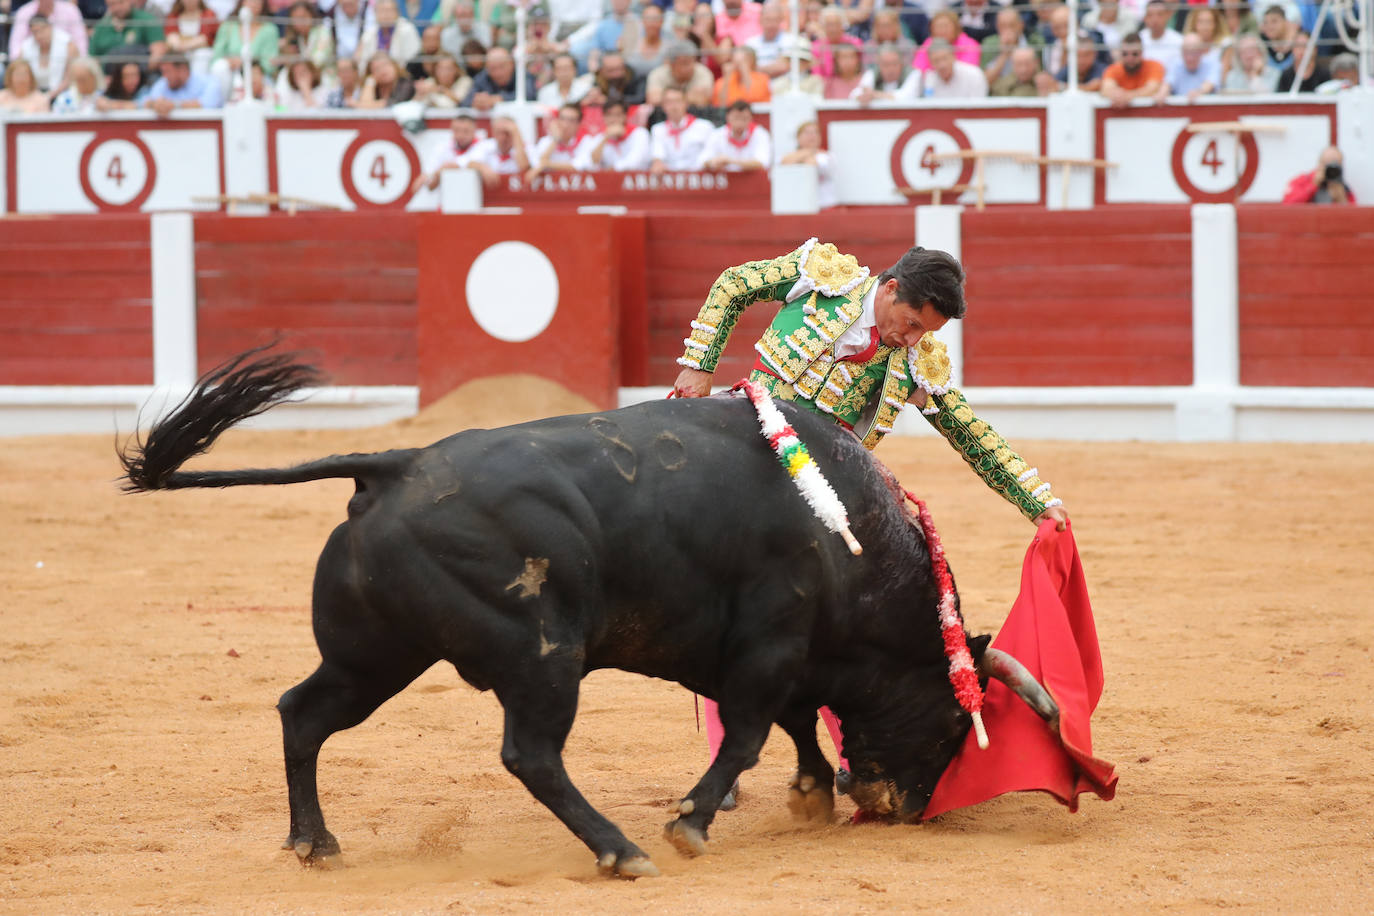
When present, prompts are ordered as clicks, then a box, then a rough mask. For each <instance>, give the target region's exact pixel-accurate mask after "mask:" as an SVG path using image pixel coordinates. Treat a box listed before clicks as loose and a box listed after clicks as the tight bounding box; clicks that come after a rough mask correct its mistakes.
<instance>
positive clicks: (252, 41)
mask: <svg viewBox="0 0 1374 916" xmlns="http://www.w3.org/2000/svg"><path fill="white" fill-rule="evenodd" d="M262 6H263V0H239V3H238V6H236V7H234V11H233V12H232V13H230V14H229V18H227V19H225V20H224V23H223V24H222V25H221V26H220V27H219V31H218V32H216V33H215V50H214V60H213V61H212V62H211V64H210V75H211V76H213V77H215V78H216V79H217V80H219V83H220V89H221V91H222V92H223V95H224V97H225V98H226V99H227V98H230V97H232V95H233V84H234V77H235V75H237V74H239V73H241V72H242V70H243V28H242V26H241V25H240V24H239V10H241V9H247V10H248V12H250V13H251V14H252V16H253V19H252V24H251V25H250V26H249V27H248V35H249V38H248V56H249V57H250V58H251V59H252V60H255V61H257V62H258V63H260V64H262V72H263V73H265V74H267V75H268V76H269V77H270V76H272V75H274V74H275V73H276V72H277V67H276V59H277V45H278V41H279V40H280V38H281V33H280V32H279V31H278V30H277V27H276V25H275V24H274V23H272V21H271V20H269V19H267V18H266V17H264V16H263V14H262Z"/></svg>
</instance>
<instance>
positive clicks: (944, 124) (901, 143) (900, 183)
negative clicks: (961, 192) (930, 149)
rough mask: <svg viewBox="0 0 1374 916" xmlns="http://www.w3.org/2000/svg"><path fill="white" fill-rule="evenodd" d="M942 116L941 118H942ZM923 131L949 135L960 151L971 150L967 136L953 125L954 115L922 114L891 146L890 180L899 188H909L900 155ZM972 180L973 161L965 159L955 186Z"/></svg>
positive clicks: (927, 190)
mask: <svg viewBox="0 0 1374 916" xmlns="http://www.w3.org/2000/svg"><path fill="white" fill-rule="evenodd" d="M942 115H943V116H942ZM923 130H938V131H940V132H941V133H946V134H949V135H950V137H951V138H953V140H954V142H955V143H957V144H958V145H959V149H961V150H970V149H973V144H972V143H970V142H969V139H968V135H967V134H965V133H964V132H963V131H962V130H960V129H959V128H958V126H956V125H955V123H954V115H953V114H952V113H951V114H945V113H944V112H936V111H932V112H930V113H929V114H928V115H925V114H923V115H922V116H921V117H920V118H919V119H917V118H913V119H912V121H911V124H910V125H908V126H907V128H906V130H904V131H902V132H901V133H900V134H898V135H897V139H896V140H895V141H894V142H893V144H892V157H891V160H890V165H891V168H892V180H893V181H894V182H895V183H896V185H897V187H899V188H906V187H910V185H909V184H908V183H907V178H906V174H905V173H904V172H903V171H902V153H903V152H905V151H906V145H907V144H908V143H910V142H911V138H912V137H914V136H916V135H917V134H919V133H920V132H921V131H923ZM972 179H973V160H972V159H965V160H964V163H963V168H962V169H961V170H960V172H959V177H958V179H957V180H955V182H954V183H955V184H968V183H969V182H970V181H971V180H972ZM934 190H936V189H935V188H927V189H925V191H923V193H927V192H929V191H934Z"/></svg>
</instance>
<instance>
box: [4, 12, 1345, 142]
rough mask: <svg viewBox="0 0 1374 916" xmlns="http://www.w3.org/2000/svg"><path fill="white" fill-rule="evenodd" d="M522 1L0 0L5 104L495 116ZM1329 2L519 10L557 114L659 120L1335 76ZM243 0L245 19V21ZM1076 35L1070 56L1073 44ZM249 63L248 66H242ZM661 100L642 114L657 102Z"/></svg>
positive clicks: (1255, 86)
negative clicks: (571, 111)
mask: <svg viewBox="0 0 1374 916" xmlns="http://www.w3.org/2000/svg"><path fill="white" fill-rule="evenodd" d="M517 2H518V0H313V2H312V0H0V51H4V52H5V58H6V59H5V69H4V90H3V91H2V92H0V108H3V109H7V110H9V111H13V112H25V113H38V112H43V111H54V112H62V113H90V112H95V111H102V110H108V109H111V108H128V107H140V106H141V107H147V108H151V109H154V110H157V111H168V110H171V108H187V107H196V106H200V107H216V106H219V105H221V104H225V103H230V102H233V101H236V100H239V99H243V98H249V97H251V98H254V99H258V100H260V101H263V102H265V103H267V104H268V105H270V106H273V107H275V108H278V109H281V110H288V111H300V110H308V109H312V108H325V107H332V108H350V107H356V108H384V107H387V106H391V105H394V104H396V103H398V102H403V101H410V100H418V101H421V102H423V103H424V104H425V105H426V106H428V107H430V108H466V109H471V110H475V111H478V112H484V111H489V110H490V109H492V108H493V107H495V106H496V105H498V104H499V103H501V102H502V101H507V100H511V99H514V97H515V95H516V84H517V78H516V76H517V75H516V72H515V70H516V67H515V61H514V58H513V57H512V48H513V47H514V46H515V45H516V28H517V26H516V22H517V17H516V3H517ZM1317 6H1318V4H1316V3H1315V2H1300V3H1296V2H1294V0H1284V2H1280V3H1276V4H1273V5H1266V6H1263V7H1254V8H1252V7H1251V6H1250V4H1249V3H1248V2H1247V0H1215V2H1214V3H1211V4H1209V3H1207V2H1206V0H1203V2H1200V3H1194V2H1165V0H1148V2H1146V0H1089V2H1085V3H1084V4H1082V5H1081V6H1080V8H1079V9H1080V13H1081V15H1080V16H1079V17H1078V22H1077V23H1074V22H1073V21H1072V14H1071V13H1070V10H1069V8H1068V6H1067V5H1065V4H1063V3H1061V2H1057V0H1015V2H1009V3H1007V4H1005V5H1004V4H1002V3H999V2H996V0H954V2H951V3H948V4H947V3H946V0H835V2H833V3H830V4H827V3H825V2H824V0H803V2H802V3H801V5H800V10H801V12H800V16H801V22H800V23H799V30H800V36H801V41H800V42H798V43H794V42H793V41H792V38H791V33H790V31H789V29H788V24H787V6H786V5H785V4H784V3H782V2H780V0H767V2H764V3H756V2H753V0H711V2H695V0H604V2H603V0H548V5H544V3H543V0H540V2H538V3H536V4H535V5H532V6H528V7H527V13H528V15H527V17H526V26H525V28H526V34H525V46H526V49H527V61H528V72H527V73H526V75H525V86H526V93H527V97H528V98H530V99H534V100H536V101H538V102H539V103H540V104H541V105H543V106H545V107H546V108H547V109H548V110H549V111H550V112H554V111H558V110H559V109H561V108H563V107H564V106H567V105H570V104H571V105H575V106H579V107H582V108H596V109H598V112H597V115H596V121H597V123H598V124H599V123H600V121H601V120H602V119H603V118H604V115H603V114H601V110H602V109H604V107H605V106H606V105H607V104H608V103H610V102H613V101H619V102H623V103H624V105H625V106H626V108H627V110H628V111H629V112H630V121H631V122H632V123H637V124H639V125H641V126H650V122H651V121H652V120H655V119H662V118H664V117H665V115H666V110H665V105H664V99H665V94H666V93H667V91H668V90H669V89H677V90H679V91H680V93H681V95H682V96H683V98H684V99H685V102H686V105H687V108H688V111H689V112H691V113H692V114H693V116H695V117H702V118H705V119H706V120H708V121H711V122H713V123H715V124H721V123H723V122H724V121H725V120H726V116H725V111H726V110H727V109H728V108H729V107H730V106H732V105H733V104H734V103H736V102H741V101H743V102H746V103H758V102H765V101H767V100H769V99H770V98H771V96H772V95H773V94H774V93H776V92H780V91H784V90H786V89H789V88H791V79H792V76H791V73H790V71H791V69H792V66H793V63H794V61H795V63H796V66H797V68H798V70H799V73H800V83H799V88H800V90H801V91H802V92H806V93H809V94H811V95H814V96H815V97H817V98H818V99H827V100H833V101H845V100H848V101H851V102H853V103H854V104H856V105H868V104H871V103H873V102H874V101H878V100H916V99H921V98H976V97H981V96H988V95H991V96H1027V97H1031V96H1046V95H1049V94H1051V93H1054V92H1059V91H1063V90H1064V89H1065V88H1066V86H1067V84H1068V83H1069V67H1070V65H1071V64H1072V66H1074V67H1075V70H1076V75H1077V83H1078V85H1079V86H1080V88H1082V89H1084V90H1086V91H1090V92H1100V93H1101V94H1102V95H1103V96H1104V97H1106V98H1107V99H1109V100H1111V101H1112V102H1113V103H1115V104H1127V103H1129V102H1130V101H1131V100H1133V99H1150V100H1160V99H1164V98H1166V97H1169V96H1175V97H1178V96H1181V97H1185V98H1188V99H1197V98H1199V97H1201V96H1205V95H1210V94H1214V93H1255V92H1273V91H1279V92H1282V91H1286V90H1287V89H1289V88H1290V87H1292V86H1293V85H1294V84H1295V83H1296V84H1297V86H1298V90H1299V91H1300V92H1318V93H1324V92H1331V91H1336V90H1339V89H1340V88H1343V87H1346V86H1349V85H1352V84H1353V83H1354V82H1355V81H1356V79H1357V78H1358V77H1357V71H1358V66H1357V65H1356V63H1355V60H1354V57H1353V55H1350V54H1345V53H1337V52H1339V51H1340V50H1341V49H1340V47H1339V45H1338V43H1337V42H1336V40H1335V35H1334V32H1330V31H1323V33H1322V35H1320V36H1319V38H1318V39H1317V49H1316V53H1315V54H1313V55H1312V56H1311V57H1310V58H1309V59H1308V60H1307V63H1306V65H1305V66H1304V65H1303V64H1302V61H1303V57H1304V52H1305V51H1306V49H1307V47H1308V46H1309V44H1311V43H1312V41H1313V38H1312V36H1311V35H1310V34H1309V31H1308V29H1307V28H1304V25H1307V26H1309V27H1310V26H1312V25H1314V24H1315V20H1316V10H1317ZM241 15H246V17H247V18H246V23H247V24H246V29H245V27H244V26H243V25H241V20H240V16H241ZM1074 29H1076V30H1077V41H1078V54H1077V55H1076V59H1075V60H1074V61H1072V62H1070V61H1069V60H1068V57H1069V51H1068V48H1069V45H1070V42H1069V38H1070V32H1071V31H1072V30H1074ZM245 59H246V60H247V61H248V62H249V68H248V71H247V77H245V68H244V66H243V64H244V61H245ZM650 111H652V115H649V112H650Z"/></svg>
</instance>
